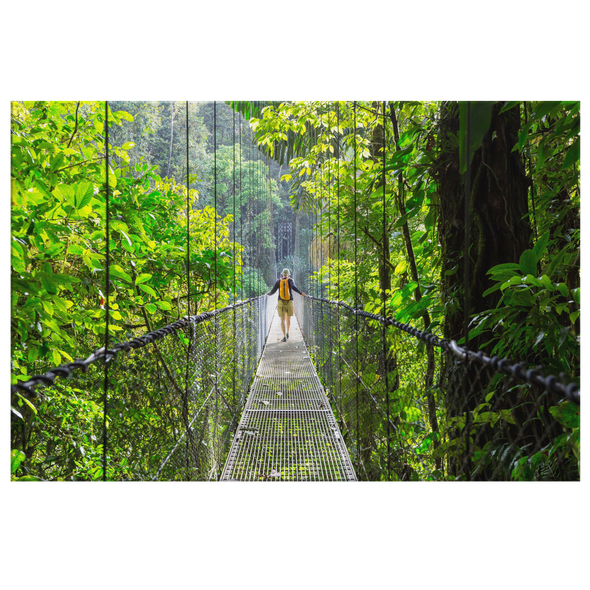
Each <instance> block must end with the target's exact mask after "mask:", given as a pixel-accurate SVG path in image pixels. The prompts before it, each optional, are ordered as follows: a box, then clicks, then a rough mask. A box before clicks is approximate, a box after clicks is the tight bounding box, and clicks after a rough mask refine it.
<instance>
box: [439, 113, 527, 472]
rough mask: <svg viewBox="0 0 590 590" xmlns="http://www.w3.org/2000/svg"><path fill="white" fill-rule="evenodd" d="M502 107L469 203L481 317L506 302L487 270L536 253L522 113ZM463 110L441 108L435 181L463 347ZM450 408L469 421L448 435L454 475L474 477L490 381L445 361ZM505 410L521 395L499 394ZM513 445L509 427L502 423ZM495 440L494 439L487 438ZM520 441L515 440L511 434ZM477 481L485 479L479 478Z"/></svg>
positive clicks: (451, 326)
mask: <svg viewBox="0 0 590 590" xmlns="http://www.w3.org/2000/svg"><path fill="white" fill-rule="evenodd" d="M502 104H503V103H497V104H495V105H494V107H493V111H492V119H491V124H490V128H489V130H488V132H487V133H486V135H485V136H484V138H483V142H482V145H481V147H480V148H479V149H478V150H477V151H476V152H475V154H474V157H473V161H472V162H471V178H472V185H471V201H470V228H471V229H470V244H469V255H470V257H471V258H470V266H471V271H470V276H469V280H468V298H467V301H468V303H467V305H468V312H469V315H470V316H472V315H473V314H477V313H480V312H483V311H485V310H488V309H492V308H494V307H495V306H496V305H497V303H498V301H499V298H500V296H501V293H500V292H499V291H496V292H493V293H491V294H489V295H487V296H486V297H484V296H483V293H484V291H486V290H487V289H488V288H489V287H491V286H492V282H491V281H490V280H489V278H488V275H487V274H486V273H487V271H488V270H489V269H490V268H491V267H492V266H495V265H497V264H502V263H507V262H512V263H518V261H519V258H520V255H521V254H522V252H523V251H524V250H526V249H527V248H528V247H529V240H530V236H531V228H530V225H529V224H528V216H527V213H528V198H527V189H528V185H529V183H528V181H527V179H526V177H525V173H524V168H523V164H522V161H521V156H520V153H519V152H518V151H512V148H513V146H514V145H515V143H516V142H517V140H518V131H519V127H520V121H519V111H518V108H512V109H510V110H508V111H506V112H505V113H502V114H500V112H499V111H500V109H501V107H502ZM458 135H459V105H458V104H457V103H445V104H444V105H443V106H442V108H441V117H440V123H439V137H438V140H439V154H438V157H437V161H436V164H435V166H436V169H435V171H434V172H435V177H436V180H437V185H438V193H439V197H440V217H439V226H438V228H439V236H440V242H441V257H442V261H443V262H442V269H441V293H442V298H443V305H444V308H445V321H444V325H443V333H444V337H445V338H447V339H453V340H459V339H460V338H461V337H462V336H464V333H465V329H464V313H463V309H464V305H465V293H464V284H465V266H464V262H465V259H464V255H465V253H464V239H465V203H464V195H465V186H464V178H463V176H462V175H461V174H460V168H459V148H458V142H457V137H458ZM487 338H489V336H486V335H480V336H476V337H474V338H472V339H470V342H469V348H470V349H471V350H474V351H477V350H480V349H483V350H485V345H484V341H485V340H487ZM442 371H443V376H444V379H443V382H444V383H445V385H444V386H443V389H445V390H446V391H445V398H444V403H445V407H446V412H447V416H449V417H454V416H461V415H463V416H465V420H466V425H465V428H464V430H463V431H461V430H460V429H459V430H457V431H452V430H451V431H447V434H448V435H449V436H450V438H451V439H454V438H457V437H459V438H461V439H462V440H463V441H464V442H463V445H464V446H462V447H459V446H457V449H460V450H457V451H456V452H455V453H454V454H452V455H451V456H450V458H449V469H450V471H451V473H454V474H455V475H465V476H466V477H467V478H470V477H471V470H472V468H473V466H472V464H471V462H470V456H471V452H472V451H473V449H472V448H470V445H471V443H470V442H469V441H470V436H471V432H472V431H471V422H470V421H471V411H472V410H473V409H474V408H475V407H476V406H477V405H478V404H480V403H482V402H483V401H484V400H483V399H482V397H484V396H485V393H486V391H487V387H488V382H489V379H490V374H488V373H486V372H479V371H477V370H476V369H475V368H474V366H473V365H471V366H470V365H467V366H464V367H463V366H460V365H458V364H457V363H456V362H455V360H454V359H450V358H449V357H448V355H443V367H442ZM501 389H502V388H501V387H499V388H498V390H497V392H496V394H495V396H497V397H498V398H499V397H500V396H502V398H503V401H502V403H503V404H505V405H504V407H507V408H514V407H516V406H517V405H518V404H516V396H517V395H518V392H517V391H506V392H502V393H500V390H501ZM499 429H502V430H505V432H504V434H505V435H506V437H507V438H508V439H509V440H510V438H511V434H510V432H509V431H510V427H509V426H508V425H507V427H505V426H504V425H503V424H502V425H501V424H497V425H496V427H495V434H496V435H498V433H499ZM488 434H490V433H488ZM512 434H514V433H512ZM521 434H522V433H521ZM478 436H479V444H478V446H480V447H482V446H483V445H484V444H485V441H486V440H487V439H486V436H487V435H486V434H485V433H484V431H482V430H479V434H478ZM477 477H484V478H485V475H482V474H479V475H478V476H477Z"/></svg>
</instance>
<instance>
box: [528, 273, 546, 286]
mask: <svg viewBox="0 0 590 590" xmlns="http://www.w3.org/2000/svg"><path fill="white" fill-rule="evenodd" d="M526 282H527V283H528V284H529V285H535V287H542V286H543V283H541V281H540V280H539V279H537V278H536V277H534V276H533V275H531V274H528V275H527V276H526Z"/></svg>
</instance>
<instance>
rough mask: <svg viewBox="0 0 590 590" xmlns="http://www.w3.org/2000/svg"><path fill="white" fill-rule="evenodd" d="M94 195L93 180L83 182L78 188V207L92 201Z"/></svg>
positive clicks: (76, 203)
mask: <svg viewBox="0 0 590 590" xmlns="http://www.w3.org/2000/svg"><path fill="white" fill-rule="evenodd" d="M93 195H94V187H93V186H92V183H91V182H81V183H79V184H78V186H77V189H76V197H75V205H76V209H82V207H85V206H86V205H88V203H90V199H92V197H93Z"/></svg>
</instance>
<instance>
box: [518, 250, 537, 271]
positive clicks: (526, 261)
mask: <svg viewBox="0 0 590 590" xmlns="http://www.w3.org/2000/svg"><path fill="white" fill-rule="evenodd" d="M518 266H519V267H520V271H521V272H522V274H523V275H529V274H530V275H536V274H537V257H536V256H535V253H534V252H533V251H532V250H525V251H524V252H523V253H522V254H521V255H520V259H519V261H518Z"/></svg>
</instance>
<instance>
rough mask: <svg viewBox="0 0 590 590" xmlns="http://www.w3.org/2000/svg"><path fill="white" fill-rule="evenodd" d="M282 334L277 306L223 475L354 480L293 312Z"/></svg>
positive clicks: (259, 478) (232, 477) (250, 478)
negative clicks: (286, 336)
mask: <svg viewBox="0 0 590 590" xmlns="http://www.w3.org/2000/svg"><path fill="white" fill-rule="evenodd" d="M282 337H283V333H282V332H281V325H280V319H279V317H278V314H276V312H275V316H274V318H273V323H272V326H271V329H270V333H269V336H268V340H267V342H266V347H265V349H264V352H263V354H262V358H261V360H260V364H259V366H258V371H257V373H256V376H255V378H254V382H253V384H252V388H251V390H250V394H249V396H248V400H247V401H246V405H245V407H244V412H243V414H242V419H241V420H240V424H239V426H238V429H237V431H236V435H235V437H234V440H233V443H232V446H231V449H230V451H229V455H228V458H227V462H226V464H225V467H224V469H223V473H222V474H221V480H233V481H236V480H239V481H264V480H267V481H351V480H352V481H356V479H357V478H356V474H355V472H354V468H353V466H352V463H351V461H350V457H349V456H348V451H347V449H346V445H345V444H344V441H343V439H342V435H341V433H340V429H339V428H338V425H337V423H336V419H335V418H334V414H333V413H332V409H331V408H330V403H329V402H328V399H327V397H326V394H325V392H324V388H323V387H322V384H321V383H320V380H319V378H318V376H317V373H316V371H315V368H314V366H313V364H312V362H311V359H310V358H309V353H308V351H307V348H306V346H305V343H304V341H303V337H302V334H301V330H300V329H299V324H298V323H297V319H296V317H295V316H293V317H292V318H291V328H290V334H289V340H288V341H287V342H281V339H282Z"/></svg>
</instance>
